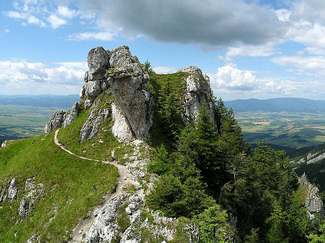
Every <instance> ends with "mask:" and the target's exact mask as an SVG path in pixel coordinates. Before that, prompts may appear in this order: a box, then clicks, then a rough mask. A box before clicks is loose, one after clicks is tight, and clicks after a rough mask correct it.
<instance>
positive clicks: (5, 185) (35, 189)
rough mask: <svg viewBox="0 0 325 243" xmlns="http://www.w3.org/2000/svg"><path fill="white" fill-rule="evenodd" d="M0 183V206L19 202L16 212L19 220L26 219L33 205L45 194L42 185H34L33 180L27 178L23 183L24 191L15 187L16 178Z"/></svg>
mask: <svg viewBox="0 0 325 243" xmlns="http://www.w3.org/2000/svg"><path fill="white" fill-rule="evenodd" d="M1 183H2V185H1V186H0V191H1V194H0V205H1V204H3V203H9V204H13V202H14V200H18V202H19V201H20V202H19V203H18V204H19V207H18V209H17V212H18V215H19V216H20V218H21V220H24V219H25V218H26V216H27V215H28V214H29V213H30V211H31V210H32V208H33V206H34V205H35V203H36V202H37V201H39V200H41V199H42V198H43V195H44V194H45V190H44V185H43V184H42V183H39V184H35V182H34V178H28V179H27V180H26V181H25V187H24V189H21V190H20V191H18V188H17V185H16V178H12V179H6V180H4V181H2V182H1ZM18 194H19V195H18Z"/></svg>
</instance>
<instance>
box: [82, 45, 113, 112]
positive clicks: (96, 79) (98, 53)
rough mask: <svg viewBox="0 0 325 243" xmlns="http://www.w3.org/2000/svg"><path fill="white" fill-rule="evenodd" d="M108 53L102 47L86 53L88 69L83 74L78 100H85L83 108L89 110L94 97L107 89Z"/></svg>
mask: <svg viewBox="0 0 325 243" xmlns="http://www.w3.org/2000/svg"><path fill="white" fill-rule="evenodd" d="M109 57H110V52H109V51H106V50H105V49H104V48H103V47H96V48H93V49H91V50H90V51H89V53H88V58H87V60H88V68H89V70H88V71H87V72H86V73H85V78H84V80H85V84H84V85H83V87H82V89H81V92H80V98H82V99H83V98H85V102H84V105H85V108H86V109H89V108H90V107H91V105H92V103H93V101H94V100H95V99H96V97H97V96H98V95H99V94H100V93H102V92H103V91H104V90H106V89H107V88H108V83H107V80H106V78H105V73H106V71H107V70H108V68H109V67H110V65H109Z"/></svg>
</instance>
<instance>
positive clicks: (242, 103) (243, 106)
mask: <svg viewBox="0 0 325 243" xmlns="http://www.w3.org/2000/svg"><path fill="white" fill-rule="evenodd" d="M224 103H225V105H226V107H227V108H232V109H233V110H234V112H235V113H238V112H249V111H264V112H281V111H288V112H310V113H325V100H310V99H303V98H274V99H266V100H258V99H247V100H234V101H225V102H224Z"/></svg>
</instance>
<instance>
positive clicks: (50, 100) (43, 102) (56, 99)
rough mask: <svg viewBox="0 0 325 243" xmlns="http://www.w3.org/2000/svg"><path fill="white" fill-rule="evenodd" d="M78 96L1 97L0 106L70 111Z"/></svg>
mask: <svg viewBox="0 0 325 243" xmlns="http://www.w3.org/2000/svg"><path fill="white" fill-rule="evenodd" d="M79 100H80V98H79V96H78V95H67V96H64V95H0V105H19V106H26V105H29V106H38V107H50V108H52V107H53V108H58V107H59V108H60V109H66V110H68V109H70V108H71V106H72V105H73V104H74V102H77V101H79Z"/></svg>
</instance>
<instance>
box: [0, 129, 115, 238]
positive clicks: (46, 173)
mask: <svg viewBox="0 0 325 243" xmlns="http://www.w3.org/2000/svg"><path fill="white" fill-rule="evenodd" d="M53 136H54V133H51V134H48V135H47V136H46V135H41V136H38V137H34V138H29V139H23V140H17V141H14V142H12V143H11V144H10V145H8V146H7V147H5V148H2V149H0V168H1V170H0V185H3V183H4V182H3V181H4V179H7V178H16V186H17V188H18V190H19V191H20V194H19V193H18V200H14V202H13V203H12V205H9V203H8V202H7V201H6V202H4V203H2V205H1V206H2V208H0V222H1V224H0V242H26V240H27V239H28V238H30V237H31V235H32V233H37V234H38V235H40V236H41V241H42V242H44V241H46V242H64V241H66V240H67V239H68V237H69V235H70V233H71V231H72V229H73V228H74V227H75V226H76V225H77V223H78V221H79V219H80V218H82V217H83V216H85V215H86V213H87V212H88V211H89V210H90V208H91V207H93V206H95V205H96V204H98V203H99V202H100V200H101V198H102V196H103V195H104V194H105V193H107V192H109V191H112V190H113V188H114V185H115V183H116V180H117V177H118V171H117V169H116V168H115V167H113V166H111V165H107V164H102V163H96V162H91V161H84V160H81V159H78V158H76V157H74V156H72V155H70V154H67V153H66V152H64V151H62V150H61V149H60V148H59V147H57V146H56V145H55V144H54V142H53ZM32 177H35V179H34V181H35V182H36V183H43V184H44V189H45V194H44V199H43V200H40V201H38V202H36V204H35V206H34V208H33V209H32V211H31V213H30V214H29V215H28V216H27V218H26V219H25V220H23V221H21V220H20V218H19V215H18V213H17V209H18V207H19V202H20V200H21V198H22V196H23V195H21V194H22V191H23V188H24V183H25V181H26V179H28V178H32ZM94 185H95V186H96V189H93V186H94ZM54 188H55V189H54ZM53 189H54V190H53ZM15 234H16V236H14V235H15Z"/></svg>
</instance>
